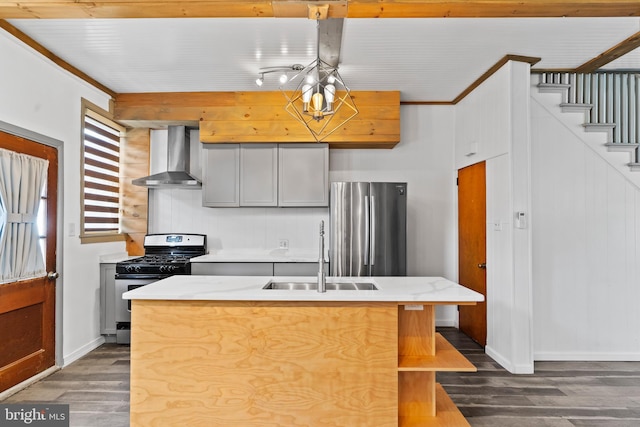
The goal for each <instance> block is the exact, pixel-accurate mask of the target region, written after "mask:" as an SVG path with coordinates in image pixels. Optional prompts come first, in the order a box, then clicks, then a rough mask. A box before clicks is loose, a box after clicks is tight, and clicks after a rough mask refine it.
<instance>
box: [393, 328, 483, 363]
mask: <svg viewBox="0 0 640 427" xmlns="http://www.w3.org/2000/svg"><path fill="white" fill-rule="evenodd" d="M398 370H399V371H454V372H476V371H477V369H476V367H475V366H473V364H472V363H471V362H469V361H468V360H467V358H466V357H464V356H463V355H462V354H461V353H460V352H459V351H458V350H456V348H455V347H454V346H452V345H451V344H450V343H449V341H447V340H446V339H445V338H444V337H443V336H442V335H441V334H439V333H436V354H435V355H433V356H404V355H399V356H398Z"/></svg>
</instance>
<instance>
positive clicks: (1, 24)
mask: <svg viewBox="0 0 640 427" xmlns="http://www.w3.org/2000/svg"><path fill="white" fill-rule="evenodd" d="M0 28H2V29H4V30H5V31H7V32H8V33H9V34H11V35H12V36H14V37H15V38H17V39H18V40H20V41H22V42H23V43H24V44H26V45H27V46H29V47H31V48H32V49H33V50H35V51H36V52H38V53H39V54H41V55H42V56H44V57H46V58H48V59H49V60H50V61H52V62H53V63H54V64H56V65H58V66H59V67H60V68H62V69H64V70H66V71H68V72H70V73H71V74H73V75H74V76H77V77H79V78H81V79H82V80H84V81H86V82H87V83H89V84H91V85H93V86H94V87H96V88H98V89H100V90H101V91H103V92H105V93H106V94H108V95H110V96H112V97H114V96H115V95H116V92H115V91H113V90H111V89H110V88H108V87H107V86H105V85H103V84H102V83H100V82H99V81H97V80H95V79H94V78H92V77H91V76H89V75H88V74H85V73H84V72H83V71H81V70H79V69H77V68H76V67H74V66H73V65H71V64H69V63H68V62H67V61H65V60H63V59H62V58H60V57H58V56H57V55H56V54H54V53H53V52H51V51H50V50H49V49H47V48H45V47H44V46H42V45H41V44H40V43H38V42H37V41H35V40H34V39H32V38H31V37H29V36H28V35H26V34H25V33H23V32H22V31H20V30H19V29H17V28H16V27H14V26H13V25H11V24H10V23H9V22H7V21H5V20H4V19H0Z"/></svg>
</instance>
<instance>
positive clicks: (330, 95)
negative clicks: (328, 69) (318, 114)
mask: <svg viewBox="0 0 640 427" xmlns="http://www.w3.org/2000/svg"><path fill="white" fill-rule="evenodd" d="M324 97H325V98H326V100H327V111H333V100H334V99H335V98H336V87H335V86H334V85H326V86H325V87H324Z"/></svg>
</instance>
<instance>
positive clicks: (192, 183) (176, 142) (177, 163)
mask: <svg viewBox="0 0 640 427" xmlns="http://www.w3.org/2000/svg"><path fill="white" fill-rule="evenodd" d="M168 130H169V134H168V140H167V171H166V172H160V173H156V174H153V175H150V176H145V177H143V178H137V179H134V180H133V181H132V183H133V184H134V185H140V186H142V187H148V188H201V187H202V183H201V182H200V180H199V179H198V178H196V177H194V176H193V175H191V174H190V173H189V155H190V148H189V147H190V143H189V142H190V136H189V133H190V132H189V129H187V127H186V126H169V127H168Z"/></svg>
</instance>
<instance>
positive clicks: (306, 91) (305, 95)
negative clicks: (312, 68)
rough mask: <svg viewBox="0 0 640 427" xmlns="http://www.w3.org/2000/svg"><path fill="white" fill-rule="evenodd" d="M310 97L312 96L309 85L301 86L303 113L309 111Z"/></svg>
mask: <svg viewBox="0 0 640 427" xmlns="http://www.w3.org/2000/svg"><path fill="white" fill-rule="evenodd" d="M311 95H313V90H312V89H311V85H304V86H302V111H304V112H305V113H306V112H307V111H309V101H311Z"/></svg>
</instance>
